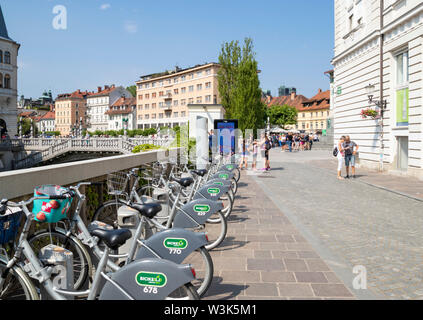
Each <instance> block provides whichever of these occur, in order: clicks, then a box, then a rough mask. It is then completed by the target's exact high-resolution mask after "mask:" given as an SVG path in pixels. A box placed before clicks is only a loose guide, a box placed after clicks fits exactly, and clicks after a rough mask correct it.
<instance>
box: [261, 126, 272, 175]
mask: <svg viewBox="0 0 423 320" xmlns="http://www.w3.org/2000/svg"><path fill="white" fill-rule="evenodd" d="M260 144H261V148H262V150H263V151H264V152H263V153H264V168H263V171H270V161H269V151H270V149H272V142H271V141H270V139H269V137H268V136H267V134H265V135H264V138H262V140H261V141H260Z"/></svg>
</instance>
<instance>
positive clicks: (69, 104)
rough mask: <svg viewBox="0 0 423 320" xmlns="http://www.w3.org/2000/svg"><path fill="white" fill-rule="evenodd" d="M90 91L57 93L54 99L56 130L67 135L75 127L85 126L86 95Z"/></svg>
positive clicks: (72, 132)
mask: <svg viewBox="0 0 423 320" xmlns="http://www.w3.org/2000/svg"><path fill="white" fill-rule="evenodd" d="M90 94H91V93H90V92H82V91H81V90H77V91H75V92H72V93H64V94H59V95H58V96H57V99H56V101H55V117H56V124H55V125H56V131H60V135H62V136H68V135H71V134H75V133H76V129H78V130H79V128H80V127H82V128H85V127H86V110H87V109H86V106H87V103H86V97H87V96H88V95H90Z"/></svg>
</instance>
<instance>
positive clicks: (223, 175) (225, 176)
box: [210, 170, 235, 181]
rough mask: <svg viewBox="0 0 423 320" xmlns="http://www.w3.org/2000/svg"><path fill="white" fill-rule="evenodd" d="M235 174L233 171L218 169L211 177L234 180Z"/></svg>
mask: <svg viewBox="0 0 423 320" xmlns="http://www.w3.org/2000/svg"><path fill="white" fill-rule="evenodd" d="M234 176H235V174H234V173H233V172H229V171H225V170H222V171H218V172H217V173H216V174H214V175H213V176H212V177H211V178H210V179H223V180H229V181H230V180H232V179H233V178H234Z"/></svg>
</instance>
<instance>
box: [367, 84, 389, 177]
mask: <svg viewBox="0 0 423 320" xmlns="http://www.w3.org/2000/svg"><path fill="white" fill-rule="evenodd" d="M364 89H365V90H366V93H367V97H368V98H369V104H370V105H371V104H374V105H376V106H377V107H378V108H379V109H380V120H379V126H380V154H379V166H380V171H383V154H384V148H385V146H384V144H383V112H384V111H385V110H386V107H387V105H388V101H387V100H383V97H382V94H381V97H380V100H374V99H373V97H374V94H375V91H376V90H375V86H374V85H373V84H369V85H368V86H366V87H365V88H364Z"/></svg>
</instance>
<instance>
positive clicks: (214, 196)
mask: <svg viewBox="0 0 423 320" xmlns="http://www.w3.org/2000/svg"><path fill="white" fill-rule="evenodd" d="M229 188H230V187H229V186H218V185H205V186H203V187H201V188H200V189H199V190H198V191H197V192H196V193H195V195H194V200H198V199H209V200H214V201H218V200H219V199H220V198H221V197H223V196H224V195H225V194H226V193H228V191H229Z"/></svg>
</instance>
